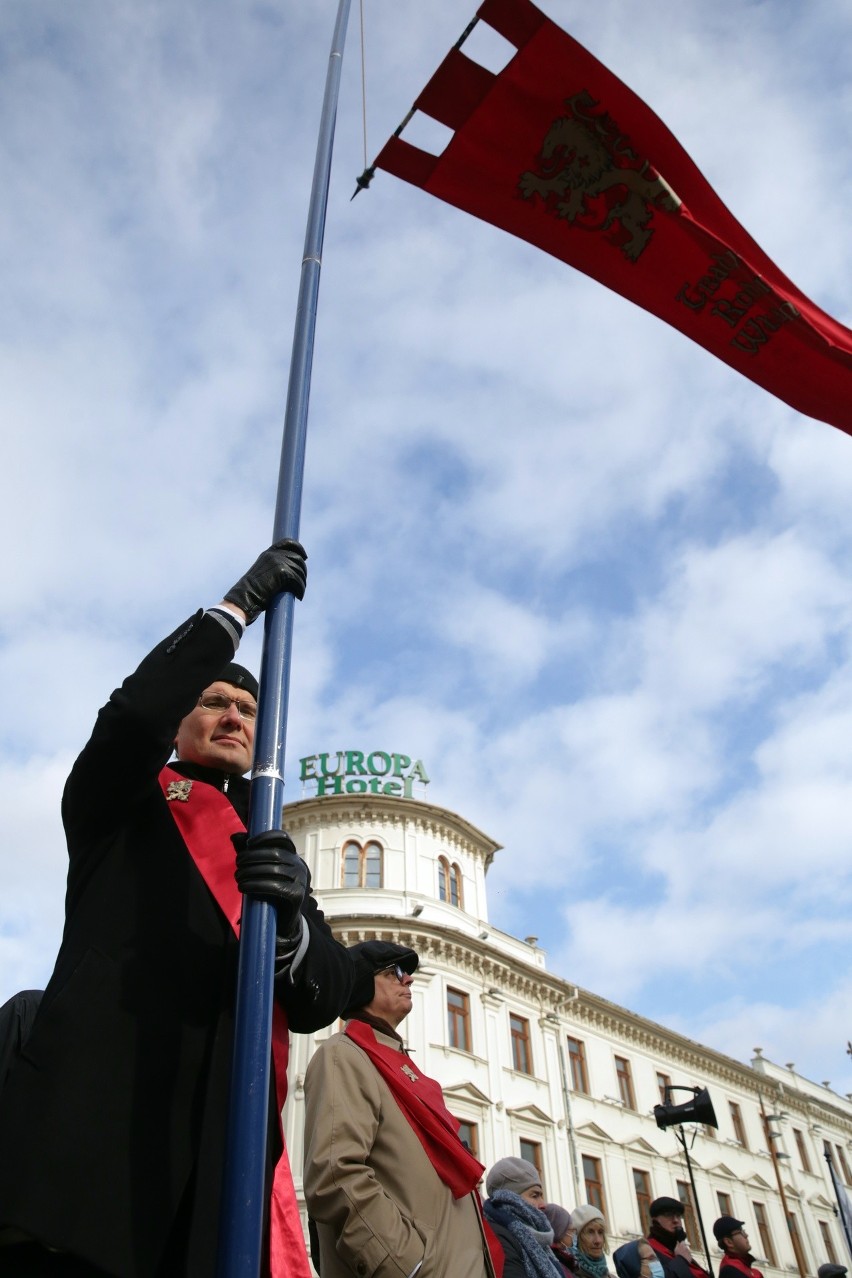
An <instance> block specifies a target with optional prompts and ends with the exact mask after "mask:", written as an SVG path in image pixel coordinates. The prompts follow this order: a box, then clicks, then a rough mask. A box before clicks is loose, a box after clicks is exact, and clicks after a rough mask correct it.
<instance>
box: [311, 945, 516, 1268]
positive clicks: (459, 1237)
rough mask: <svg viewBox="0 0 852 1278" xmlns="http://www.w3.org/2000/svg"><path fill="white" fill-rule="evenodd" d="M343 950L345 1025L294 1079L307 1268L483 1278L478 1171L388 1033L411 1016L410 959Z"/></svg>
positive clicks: (401, 950)
mask: <svg viewBox="0 0 852 1278" xmlns="http://www.w3.org/2000/svg"><path fill="white" fill-rule="evenodd" d="M350 953H351V954H352V957H353V961H354V963H355V968H356V974H355V986H354V989H353V993H352V1002H351V1005H350V1007H349V1008H347V1010H346V1012H345V1016H346V1017H348V1018H349V1019H348V1022H347V1025H346V1027H345V1030H344V1032H343V1033H342V1034H334V1035H332V1037H331V1038H329V1039H327V1040H326V1041H325V1042H324V1043H322V1044H321V1045H320V1047H319V1048H318V1049H317V1051H316V1053H315V1054H314V1056H313V1057H312V1059H311V1061H310V1064H309V1065H308V1069H307V1073H306V1075H305V1104H306V1112H305V1177H304V1188H305V1200H306V1202H307V1205H308V1212H309V1213H310V1216H311V1218H312V1220H313V1222H314V1224H315V1226H316V1233H317V1236H318V1241H319V1256H318V1257H317V1256H315V1257H314V1263H315V1264H317V1262H318V1268H319V1271H320V1274H321V1278H350V1276H351V1275H353V1274H354V1275H356V1278H414V1275H417V1278H493V1274H494V1269H493V1267H492V1264H491V1260H490V1257H489V1254H488V1247H487V1243H486V1240H485V1234H484V1231H483V1225H482V1220H481V1212H480V1210H479V1201H478V1198H477V1195H476V1189H475V1186H476V1185H477V1183H478V1181H479V1179H480V1177H481V1175H482V1172H483V1170H484V1169H483V1168H482V1166H481V1164H479V1163H478V1162H477V1161H476V1159H474V1158H473V1157H472V1155H471V1154H470V1153H469V1152H468V1150H467V1148H466V1147H465V1146H464V1145H463V1144H462V1142H461V1141H460V1140H459V1137H458V1135H457V1127H458V1123H457V1122H456V1120H455V1119H453V1117H452V1115H451V1114H450V1113H449V1111H448V1110H447V1109H446V1107H445V1106H444V1102H443V1095H442V1093H441V1089H440V1087H439V1086H438V1084H437V1083H435V1082H433V1081H432V1080H431V1079H429V1078H426V1076H425V1075H423V1073H422V1072H421V1071H420V1068H419V1066H418V1065H416V1064H415V1063H414V1062H413V1061H410V1059H409V1057H408V1053H407V1052H406V1051H405V1048H404V1045H403V1042H402V1039H401V1038H400V1036H399V1034H398V1033H397V1032H396V1031H397V1026H398V1025H399V1024H401V1022H402V1021H403V1020H404V1019H405V1017H406V1016H407V1015H408V1013H409V1012H410V1011H411V984H412V980H413V973H414V971H415V970H416V968H417V963H418V959H417V955H416V954H415V952H414V950H410V949H407V948H406V947H404V946H402V945H395V944H393V943H392V942H390V941H364V942H362V943H361V944H360V945H354V946H352V947H351V949H350ZM494 1245H495V1246H496V1242H495V1244H494Z"/></svg>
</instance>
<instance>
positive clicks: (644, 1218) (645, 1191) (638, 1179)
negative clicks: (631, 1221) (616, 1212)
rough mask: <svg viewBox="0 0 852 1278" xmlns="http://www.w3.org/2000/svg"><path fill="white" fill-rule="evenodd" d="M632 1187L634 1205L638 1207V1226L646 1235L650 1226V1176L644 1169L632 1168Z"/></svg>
mask: <svg viewBox="0 0 852 1278" xmlns="http://www.w3.org/2000/svg"><path fill="white" fill-rule="evenodd" d="M633 1188H634V1189H635V1191H636V1206H637V1207H638V1208H639V1228H640V1229H641V1231H642V1233H643V1234H644V1235H645V1236H647V1234H648V1231H649V1230H650V1228H651V1213H650V1211H649V1208H650V1206H651V1177H650V1176H649V1175H648V1173H647V1172H646V1171H640V1170H639V1168H638V1167H634V1168H633Z"/></svg>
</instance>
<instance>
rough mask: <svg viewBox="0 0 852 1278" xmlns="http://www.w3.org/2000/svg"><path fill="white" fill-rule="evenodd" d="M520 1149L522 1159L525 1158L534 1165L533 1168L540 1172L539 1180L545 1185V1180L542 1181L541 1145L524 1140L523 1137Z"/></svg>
mask: <svg viewBox="0 0 852 1278" xmlns="http://www.w3.org/2000/svg"><path fill="white" fill-rule="evenodd" d="M519 1148H520V1151H521V1158H525V1159H526V1160H527V1162H528V1163H532V1165H533V1167H534V1168H535V1169H536V1171H537V1172H538V1178H539V1180H541V1183H542V1185H543V1184H544V1180H543V1179H542V1168H541V1145H540V1144H539V1143H538V1141H537V1140H524V1139H523V1137H522V1138H521V1141H520V1145H519Z"/></svg>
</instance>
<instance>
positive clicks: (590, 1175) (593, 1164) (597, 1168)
mask: <svg viewBox="0 0 852 1278" xmlns="http://www.w3.org/2000/svg"><path fill="white" fill-rule="evenodd" d="M583 1179H584V1181H585V1182H586V1202H587V1203H589V1204H590V1205H591V1206H592V1207H597V1209H598V1211H599V1212H600V1213H601V1215H602V1216H603V1217H604V1218H606V1199H605V1198H604V1188H603V1179H602V1176H601V1161H600V1159H599V1158H592V1157H591V1155H589V1154H584V1155H583Z"/></svg>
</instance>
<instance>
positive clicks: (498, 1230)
mask: <svg viewBox="0 0 852 1278" xmlns="http://www.w3.org/2000/svg"><path fill="white" fill-rule="evenodd" d="M485 1188H486V1191H487V1193H488V1198H487V1199H486V1201H485V1202H484V1203H483V1204H482V1211H483V1214H484V1216H485V1219H486V1221H487V1222H488V1224H489V1225H490V1226H491V1228H492V1229H493V1231H494V1233H495V1234H496V1235H497V1238H498V1240H499V1243H500V1246H501V1247H502V1248H503V1254H504V1257H505V1259H504V1262H503V1278H563V1275H564V1272H565V1271H564V1270H563V1268H562V1266H561V1264H560V1263H559V1261H558V1260H557V1259H556V1257H555V1256H554V1254H553V1252H552V1251H551V1246H552V1244H553V1227H552V1225H551V1223H550V1221H549V1220H548V1218H547V1216H546V1215H545V1214H544V1212H543V1211H542V1210H541V1208H542V1207H543V1206H544V1193H543V1191H542V1188H541V1177H540V1176H539V1173H538V1169H537V1168H536V1167H534V1166H533V1164H532V1163H530V1162H527V1160H526V1159H525V1158H501V1159H499V1160H498V1162H496V1163H495V1164H494V1166H493V1167H492V1168H491V1170H490V1171H489V1173H488V1178H487V1180H486V1182H485Z"/></svg>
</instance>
